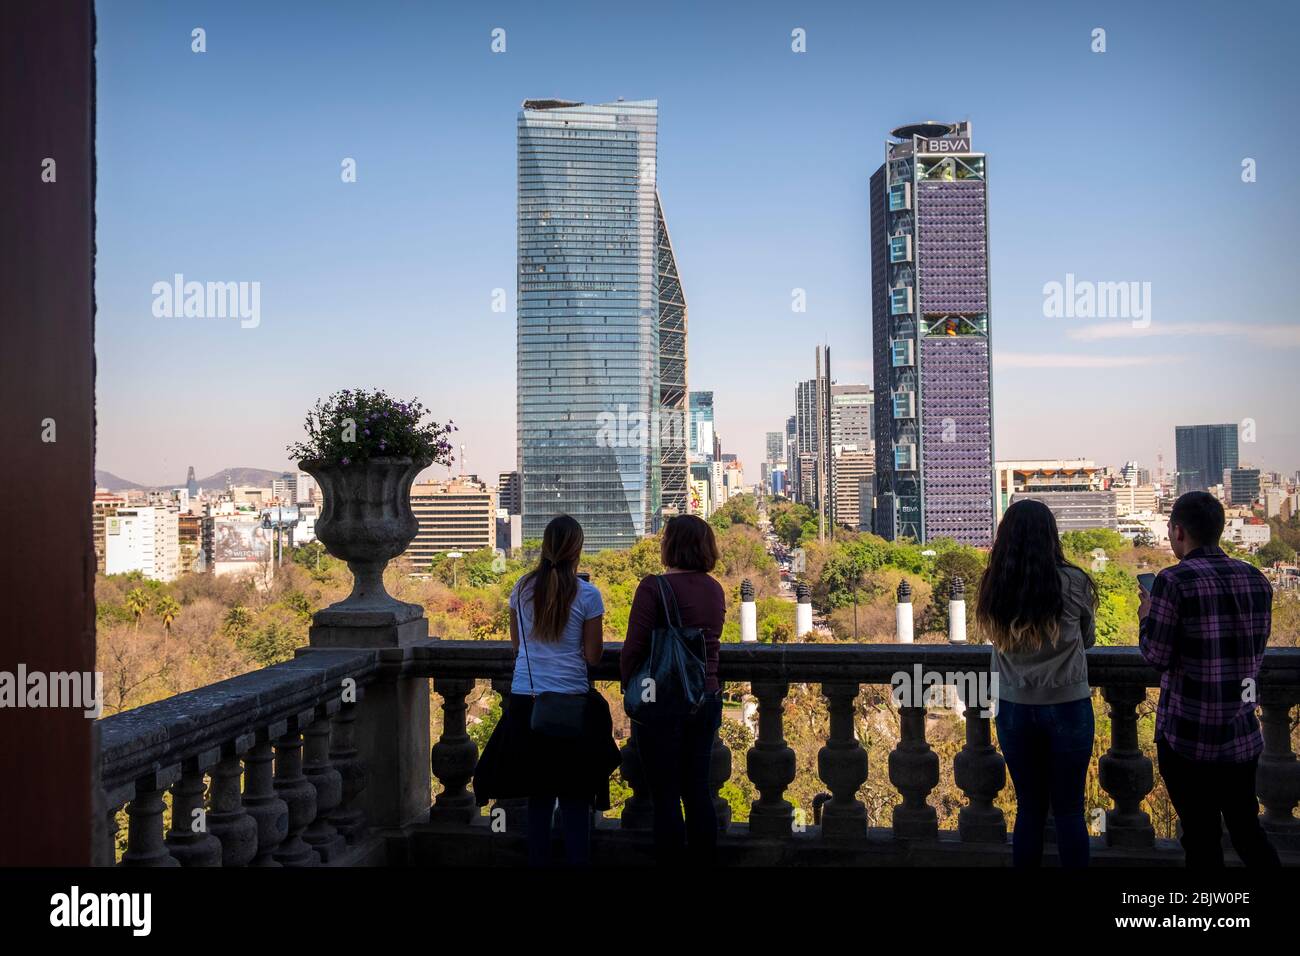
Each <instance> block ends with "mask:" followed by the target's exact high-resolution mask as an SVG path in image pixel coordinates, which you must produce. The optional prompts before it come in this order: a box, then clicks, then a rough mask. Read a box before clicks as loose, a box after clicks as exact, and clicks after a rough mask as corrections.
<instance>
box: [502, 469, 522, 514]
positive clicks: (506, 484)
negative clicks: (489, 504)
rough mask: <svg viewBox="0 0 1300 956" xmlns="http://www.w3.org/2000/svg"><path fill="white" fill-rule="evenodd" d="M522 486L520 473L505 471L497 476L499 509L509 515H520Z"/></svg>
mask: <svg viewBox="0 0 1300 956" xmlns="http://www.w3.org/2000/svg"><path fill="white" fill-rule="evenodd" d="M521 498H522V486H521V484H520V481H519V472H517V471H503V472H501V474H500V475H498V476H497V507H498V508H500V509H501V510H503V511H504V512H505V513H506V514H508V515H517V514H519V513H520V507H521V505H522V502H521V500H520V499H521Z"/></svg>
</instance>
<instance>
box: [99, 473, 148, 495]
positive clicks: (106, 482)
mask: <svg viewBox="0 0 1300 956" xmlns="http://www.w3.org/2000/svg"><path fill="white" fill-rule="evenodd" d="M95 487H96V488H107V489H108V490H109V491H139V490H140V489H142V488H144V487H145V486H144V485H137V484H136V483H135V482H134V481H127V480H126V479H125V478H119V477H118V476H117V475H115V474H113V473H112V472H111V471H99V470H98V469H96V470H95Z"/></svg>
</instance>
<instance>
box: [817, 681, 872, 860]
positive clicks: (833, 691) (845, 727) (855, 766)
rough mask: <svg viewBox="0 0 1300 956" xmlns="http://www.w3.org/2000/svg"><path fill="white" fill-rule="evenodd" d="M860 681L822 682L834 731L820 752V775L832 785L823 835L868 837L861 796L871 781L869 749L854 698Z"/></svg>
mask: <svg viewBox="0 0 1300 956" xmlns="http://www.w3.org/2000/svg"><path fill="white" fill-rule="evenodd" d="M859 686H860V685H859V684H858V682H857V681H835V682H827V683H823V684H822V694H823V695H824V696H825V697H826V704H827V707H828V709H829V710H830V734H829V736H828V737H827V740H826V745H825V746H824V747H822V748H821V750H819V751H818V752H817V776H819V777H820V778H821V779H822V782H823V783H825V784H826V786H827V787H829V788H830V791H831V798H830V800H828V801H826V803H825V804H824V806H823V807H822V811H821V822H822V836H823V837H828V838H829V837H846V836H865V835H866V832H867V808H866V807H865V806H864V805H863V803H862V801H861V800H859V799H858V788H860V787H861V786H862V785H863V784H864V783H866V780H867V752H866V750H864V749H863V747H862V744H860V743H858V735H857V734H856V733H855V732H854V729H853V701H854V700H855V699H856V698H857V696H858V690H859Z"/></svg>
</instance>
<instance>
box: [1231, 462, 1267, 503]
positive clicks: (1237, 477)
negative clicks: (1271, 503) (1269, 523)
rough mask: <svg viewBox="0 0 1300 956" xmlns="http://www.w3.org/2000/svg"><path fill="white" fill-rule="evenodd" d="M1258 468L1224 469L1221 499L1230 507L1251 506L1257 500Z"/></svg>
mask: <svg viewBox="0 0 1300 956" xmlns="http://www.w3.org/2000/svg"><path fill="white" fill-rule="evenodd" d="M1259 486H1260V478H1259V469H1258V468H1225V469H1224V470H1223V499H1224V500H1225V501H1226V502H1227V503H1228V504H1230V505H1252V504H1254V503H1255V500H1256V499H1257V498H1259Z"/></svg>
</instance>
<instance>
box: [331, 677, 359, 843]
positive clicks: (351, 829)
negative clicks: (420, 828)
mask: <svg viewBox="0 0 1300 956" xmlns="http://www.w3.org/2000/svg"><path fill="white" fill-rule="evenodd" d="M361 694H362V691H361V688H359V687H358V688H356V699H355V700H354V701H346V700H345V701H343V703H342V705H341V706H340V707H339V712H338V713H337V714H335V715H334V716H333V717H332V718H330V728H331V734H330V763H332V764H333V765H334V769H335V770H337V771H338V772H339V776H340V777H342V779H343V797H342V799H341V800H340V801H339V805H338V806H337V807H336V808H335V809H334V812H333V813H332V814H330V817H329V821H330V823H331V824H333V825H334V829H336V830H338V832H339V833H340V834H342V836H343V838H344V839H345V840H347V841H348V843H349V845H350V844H353V843H356V842H358V841H359V840H360V839H361V838H362V837H364V836H365V833H366V814H365V811H364V810H363V809H362V808H361V802H362V801H361V795H362V793H363V792H364V791H365V789H366V782H367V779H368V777H367V771H366V762H365V760H364V759H363V758H362V756H361V751H359V750H357V707H358V705H359V704H360V702H361Z"/></svg>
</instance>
